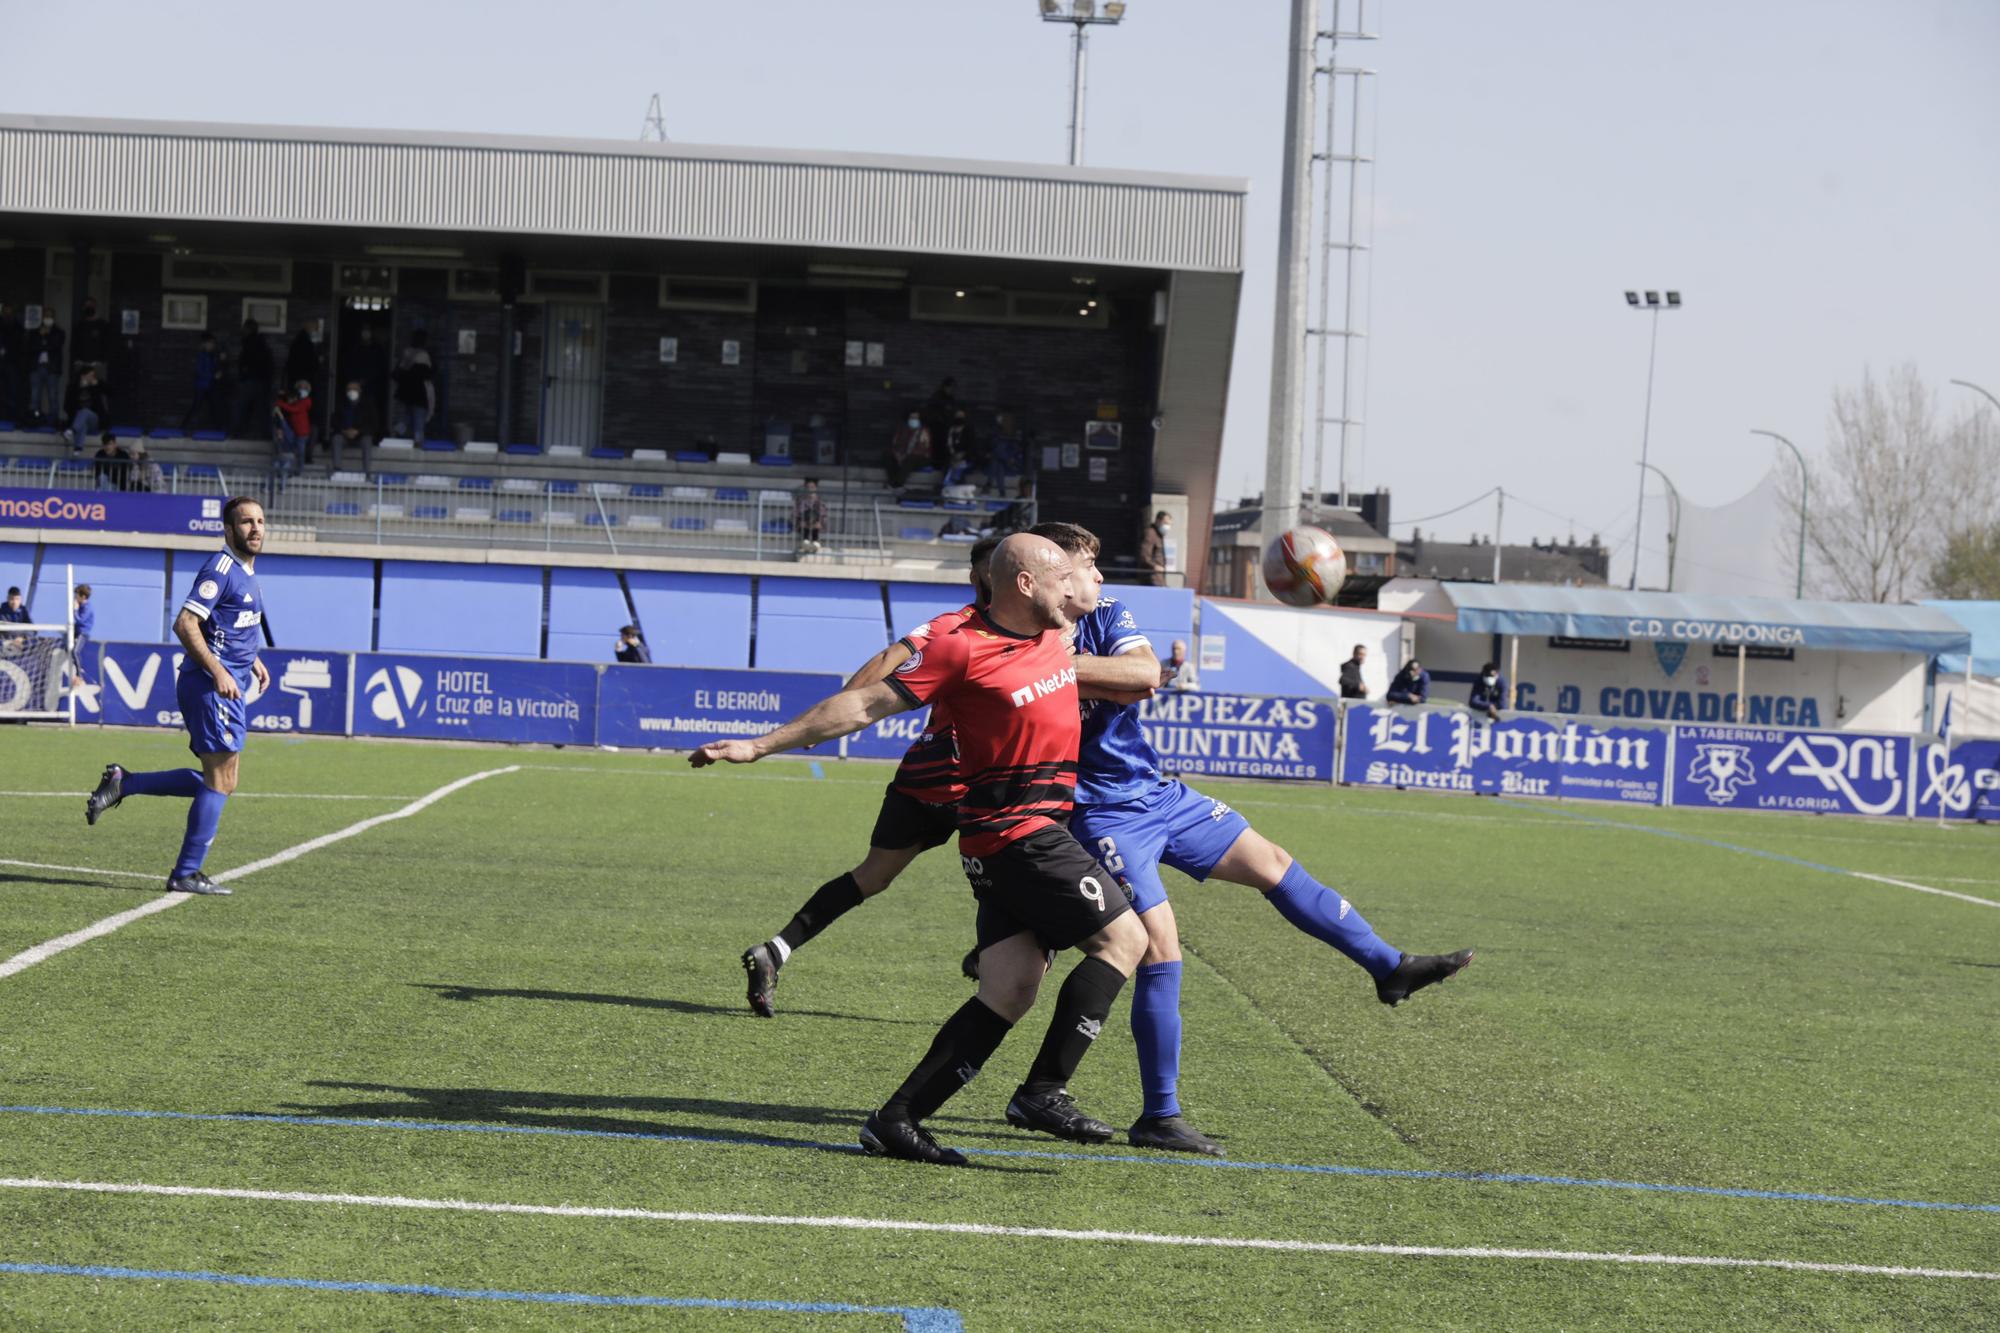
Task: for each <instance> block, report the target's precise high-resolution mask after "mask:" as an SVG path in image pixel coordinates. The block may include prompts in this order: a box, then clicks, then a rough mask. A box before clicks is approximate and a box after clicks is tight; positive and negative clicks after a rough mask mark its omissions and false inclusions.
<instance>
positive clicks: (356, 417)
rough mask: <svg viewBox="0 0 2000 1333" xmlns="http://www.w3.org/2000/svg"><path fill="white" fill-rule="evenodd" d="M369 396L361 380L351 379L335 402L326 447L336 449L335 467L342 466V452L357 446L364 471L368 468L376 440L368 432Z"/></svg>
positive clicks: (335, 468) (333, 461)
mask: <svg viewBox="0 0 2000 1333" xmlns="http://www.w3.org/2000/svg"><path fill="white" fill-rule="evenodd" d="M368 415H369V407H368V395H367V394H366V393H365V392H363V390H362V388H361V381H360V380H349V381H348V382H347V387H346V388H345V389H343V390H341V392H340V398H339V400H338V401H337V402H335V403H334V405H333V421H332V423H331V425H330V427H329V429H328V433H327V437H326V438H327V447H328V448H329V449H331V450H332V451H333V457H332V458H331V460H329V461H331V462H332V464H333V470H334V471H335V472H338V471H340V469H341V461H340V460H341V455H342V453H343V452H344V451H346V450H348V449H354V450H356V451H357V452H359V454H360V455H361V470H362V471H363V472H366V471H367V470H368V446H369V445H371V444H373V443H374V441H373V440H372V439H371V438H370V437H369V434H368Z"/></svg>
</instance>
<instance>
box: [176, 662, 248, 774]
mask: <svg viewBox="0 0 2000 1333" xmlns="http://www.w3.org/2000/svg"><path fill="white" fill-rule="evenodd" d="M236 688H237V689H238V690H239V691H241V693H239V694H238V695H237V697H236V698H234V699H225V698H223V697H222V696H221V695H219V694H217V693H216V692H215V682H214V681H213V680H212V679H210V678H209V675H208V673H207V672H205V671H183V672H181V674H180V678H179V679H178V680H176V681H175V682H174V698H175V699H176V700H178V701H179V703H180V706H181V721H182V723H183V724H184V725H185V726H186V727H187V731H188V749H190V750H193V751H194V752H195V753H196V754H219V753H221V752H223V751H225V750H226V751H230V752H235V751H238V750H241V749H242V748H243V737H244V735H245V734H246V733H247V732H248V731H249V723H248V722H247V721H246V715H245V713H244V710H243V696H244V695H247V694H249V693H250V682H249V680H248V679H246V678H244V677H238V678H237V681H236Z"/></svg>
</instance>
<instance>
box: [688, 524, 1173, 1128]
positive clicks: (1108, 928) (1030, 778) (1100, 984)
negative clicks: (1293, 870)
mask: <svg viewBox="0 0 2000 1333" xmlns="http://www.w3.org/2000/svg"><path fill="white" fill-rule="evenodd" d="M991 584H992V589H993V600H992V602H991V604H990V605H989V606H988V607H987V608H986V609H985V610H984V611H982V612H980V613H978V614H976V615H974V616H971V617H969V618H967V619H966V620H964V621H963V622H962V623H960V624H959V625H957V626H956V627H954V628H952V629H950V630H948V631H947V632H945V633H942V634H934V635H932V636H930V637H929V639H928V641H927V642H926V643H925V644H924V646H923V647H921V648H920V649H919V650H918V651H917V652H916V653H914V654H913V655H912V656H911V657H910V658H909V660H907V661H905V662H904V663H903V664H902V665H901V666H900V667H898V668H897V669H896V672H895V674H894V675H892V676H891V677H890V678H889V680H887V681H883V682H879V683H877V684H875V685H870V686H867V687H865V688H862V689H857V690H845V691H842V692H841V693H839V694H836V695H834V696H833V697H832V698H829V699H826V700H823V701H821V702H820V703H819V704H816V705H815V706H814V707H812V708H811V709H809V710H807V711H806V712H805V713H804V714H802V715H801V716H799V717H797V718H795V719H793V720H792V721H791V722H788V723H786V724H785V725H784V726H782V727H780V728H778V729H777V730H776V731H773V732H770V733H769V734H767V735H764V736H760V737H758V738H756V739H755V740H726V741H712V742H710V743H709V744H707V745H704V746H703V747H702V748H701V749H700V750H698V751H696V752H695V753H694V754H693V755H691V756H689V762H690V763H692V764H693V765H694V766H695V767H697V768H700V767H703V766H705V765H708V764H713V763H718V762H729V763H739V764H747V763H754V762H755V761H756V760H758V759H761V758H763V757H764V756H765V755H768V754H773V753H776V752H779V751H783V750H789V749H794V748H796V747H798V746H802V745H813V744H817V743H819V742H821V741H827V740H832V739H834V738H835V737H838V736H845V735H848V734H849V733H851V732H855V731H859V730H860V729H861V728H862V727H865V726H867V725H868V724H869V723H871V722H873V721H875V720H877V719H878V718H883V717H887V716H889V715H890V714H891V713H896V712H901V711H905V710H907V709H910V708H914V707H917V706H919V705H921V704H924V703H940V702H941V703H943V704H945V705H946V706H948V707H949V708H950V709H951V716H952V723H953V726H954V728H955V731H956V734H957V737H958V748H959V765H960V772H961V774H962V776H963V778H964V780H965V785H966V796H965V799H964V800H963V802H962V803H961V804H960V807H959V852H960V859H961V860H962V861H963V863H964V865H965V870H966V877H967V878H968V879H970V880H971V882H972V890H973V896H974V897H975V898H976V899H977V900H978V902H979V914H978V940H979V949H980V952H979V993H978V994H977V995H975V996H974V997H973V998H972V999H970V1000H968V1001H966V1002H965V1004H963V1005H962V1006H960V1007H959V1009H958V1011H957V1012H956V1013H954V1014H953V1015H952V1016H951V1018H950V1019H949V1020H947V1021H946V1023H945V1025H944V1027H943V1028H941V1029H940V1030H939V1032H938V1035H937V1037H936V1039H935V1040H934V1041H933V1042H932V1043H931V1047H930V1049H929V1050H928V1051H927V1052H926V1053H925V1054H924V1057H923V1059H922V1060H920V1061H919V1062H918V1063H917V1066H916V1068H915V1069H913V1070H911V1072H910V1075H909V1077H908V1078H906V1079H905V1080H904V1081H903V1084H902V1086H901V1087H899V1088H897V1089H896V1091H895V1093H894V1094H893V1095H892V1096H891V1097H890V1098H889V1100H888V1101H887V1102H886V1103H885V1104H884V1105H883V1106H882V1108H881V1109H880V1110H878V1111H876V1112H875V1113H874V1114H873V1115H871V1116H869V1117H868V1122H867V1124H866V1125H864V1126H863V1127H862V1130H861V1145H862V1147H864V1148H866V1149H867V1150H868V1151H870V1152H872V1153H879V1154H883V1155H885V1156H890V1157H900V1158H905V1159H908V1160H911V1161H921V1162H933V1163H937V1164H940V1165H952V1166H957V1165H962V1164H963V1163H964V1161H965V1157H964V1155H963V1154H961V1153H958V1152H956V1151H953V1150H952V1149H949V1148H944V1147H940V1146H939V1145H938V1143H937V1142H936V1140H934V1139H932V1138H931V1136H930V1134H929V1133H928V1132H927V1131H926V1130H925V1129H924V1128H923V1123H922V1122H923V1121H924V1120H926V1119H928V1118H929V1117H930V1116H931V1115H933V1114H934V1113H935V1112H936V1111H937V1110H938V1108H939V1107H941V1106H943V1105H944V1103H945V1102H946V1101H947V1100H948V1099H949V1098H950V1097H951V1095H952V1094H953V1093H955V1092H957V1091H958V1089H959V1088H960V1087H961V1086H963V1085H964V1084H965V1083H966V1082H968V1081H969V1080H970V1079H971V1078H972V1077H973V1076H974V1075H975V1074H977V1073H978V1072H979V1070H980V1067H981V1066H983V1065H984V1064H985V1063H986V1061H987V1058H988V1057H989V1056H991V1055H992V1054H993V1052H994V1051H995V1050H997V1049H998V1048H999V1046H1000V1043H1001V1041H1002V1040H1004V1039H1005V1037H1006V1035H1007V1033H1008V1031H1009V1030H1010V1029H1011V1028H1012V1027H1013V1026H1014V1024H1015V1023H1017V1022H1019V1021H1020V1020H1021V1018H1022V1017H1024V1016H1025V1015H1026V1014H1027V1012H1028V1010H1029V1009H1030V1008H1031V1007H1032V1006H1033V1004H1034V1002H1035V995H1036V992H1037V990H1038V989H1039V988H1040V986H1041V979H1042V973H1043V971H1044V968H1045V965H1046V964H1045V958H1044V950H1047V949H1055V950H1062V949H1069V948H1077V949H1080V950H1082V951H1083V953H1084V955H1085V957H1084V959H1083V961H1082V962H1080V963H1078V964H1077V965H1076V967H1075V968H1074V969H1072V970H1071V972H1070V974H1069V976H1068V977H1067V978H1066V979H1065V980H1064V982H1063V985H1062V988H1061V990H1060V991H1059V992H1058V995H1057V998H1056V1013H1055V1016H1054V1019H1053V1021H1052V1022H1051V1024H1050V1027H1049V1032H1048V1035H1047V1037H1046V1038H1045V1039H1044V1040H1043V1043H1042V1047H1041V1050H1040V1051H1039V1053H1037V1055H1036V1057H1035V1061H1034V1063H1033V1065H1031V1066H1030V1068H1029V1071H1028V1077H1027V1079H1026V1080H1025V1081H1024V1082H1023V1083H1022V1085H1021V1086H1020V1087H1019V1088H1018V1089H1017V1090H1016V1091H1015V1093H1014V1097H1013V1099H1012V1100H1011V1101H1010V1102H1009V1103H1008V1106H1007V1119H1008V1120H1009V1121H1010V1122H1011V1123H1013V1124H1016V1125H1020V1126H1023V1127H1025V1128H1032V1129H1040V1130H1044V1131H1046V1132H1048V1133H1052V1134H1057V1135H1060V1136H1063V1137H1077V1136H1078V1134H1077V1132H1076V1126H1077V1124H1078V1123H1079V1122H1089V1123H1090V1124H1092V1125H1095V1124H1096V1122H1094V1121H1090V1119H1089V1117H1087V1116H1085V1115H1084V1114H1083V1113H1082V1112H1081V1111H1080V1110H1078V1109H1077V1106H1076V1103H1075V1102H1074V1101H1073V1100H1072V1099H1071V1098H1070V1096H1069V1093H1068V1091H1067V1089H1066V1087H1065V1085H1066V1084H1067V1083H1068V1081H1069V1078H1070V1076H1071V1075H1072V1074H1073V1073H1074V1072H1075V1071H1076V1067H1077V1065H1078V1063H1079V1062H1081V1060H1082V1059H1083V1056H1084V1055H1085V1054H1086V1053H1087V1052H1088V1051H1089V1050H1090V1046H1091V1043H1092V1042H1093V1041H1095V1040H1096V1038H1097V1035H1098V1033H1099V1032H1100V1031H1101V1030H1102V1029H1103V1026H1104V1020H1105V1019H1106V1018H1107V1017H1108V1016H1109V1014H1110V1012H1111V1006H1112V1003H1113V1002H1114V1001H1115V1000H1116V999H1117V997H1118V992H1119V991H1120V990H1121V989H1122V988H1123V987H1124V984H1125V980H1126V978H1127V977H1129V976H1131V974H1132V970H1133V968H1135V967H1136V966H1137V965H1138V962H1139V959H1140V957H1141V956H1143V955H1144V953H1145V950H1146V931H1145V928H1144V927H1143V926H1142V925H1140V923H1139V921H1138V919H1137V918H1136V917H1135V916H1134V915H1133V914H1132V907H1131V903H1130V901H1129V900H1128V899H1127V898H1126V896H1125V894H1124V892H1123V891H1122V890H1121V889H1120V888H1119V886H1118V883H1117V881H1116V879H1114V878H1113V877H1112V876H1111V874H1110V873H1109V872H1108V871H1106V870H1105V869H1104V868H1103V867H1102V866H1100V865H1099V864H1098V863H1097V861H1096V860H1095V859H1093V858H1092V857H1091V855H1090V854H1089V853H1088V852H1086V851H1084V849H1083V848H1082V846H1081V845H1079V844H1078V843H1077V841H1076V839H1075V838H1072V837H1071V836H1070V834H1069V830H1068V828H1067V827H1066V826H1065V821H1066V820H1067V819H1068V816H1069V812H1070V807H1071V802H1072V799H1073V797H1074V794H1075V786H1076V762H1077V746H1078V742H1079V739H1080V737H1081V734H1082V718H1081V715H1080V713H1079V710H1078V706H1077V688H1076V667H1075V665H1074V663H1073V662H1072V661H1071V658H1070V651H1069V647H1068V645H1067V644H1066V643H1065V642H1064V640H1063V631H1064V630H1066V629H1068V628H1069V623H1070V622H1069V619H1068V615H1067V609H1068V607H1069V606H1070V605H1071V604H1072V601H1073V598H1074V595H1075V594H1074V588H1073V584H1072V570H1071V567H1070V562H1069V557H1068V556H1066V555H1065V554H1064V553H1063V551H1062V548H1061V547H1059V546H1057V545H1056V544H1055V543H1054V542H1051V541H1049V540H1048V539H1047V538H1044V537H1035V536H1031V535H1028V534H1026V533H1016V534H1015V535H1013V536H1011V537H1008V538H1007V539H1006V540H1005V541H1003V542H1001V544H1000V546H999V547H998V548H997V549H996V550H995V551H994V553H993V562H992V570H991Z"/></svg>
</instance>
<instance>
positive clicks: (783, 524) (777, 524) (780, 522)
mask: <svg viewBox="0 0 2000 1333" xmlns="http://www.w3.org/2000/svg"><path fill="white" fill-rule="evenodd" d="M791 530H792V520H790V519H789V518H767V519H765V520H764V531H766V532H776V533H786V532H790V531H791Z"/></svg>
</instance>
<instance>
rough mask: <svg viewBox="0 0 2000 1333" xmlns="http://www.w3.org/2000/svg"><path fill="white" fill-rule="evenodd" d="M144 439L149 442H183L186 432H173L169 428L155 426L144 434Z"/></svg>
mask: <svg viewBox="0 0 2000 1333" xmlns="http://www.w3.org/2000/svg"><path fill="white" fill-rule="evenodd" d="M146 438H147V439H149V440H185V439H186V438H187V432H186V431H184V430H174V429H173V428H171V427H169V426H155V427H153V428H152V429H151V430H149V431H147V432H146Z"/></svg>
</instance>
